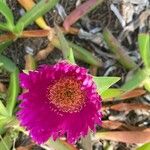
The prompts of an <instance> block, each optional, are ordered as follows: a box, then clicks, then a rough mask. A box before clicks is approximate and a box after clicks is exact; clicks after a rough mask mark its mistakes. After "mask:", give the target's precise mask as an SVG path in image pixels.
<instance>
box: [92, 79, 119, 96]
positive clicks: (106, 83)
mask: <svg viewBox="0 0 150 150" xmlns="http://www.w3.org/2000/svg"><path fill="white" fill-rule="evenodd" d="M93 79H94V82H95V84H96V86H97V89H98V92H99V93H100V94H102V93H103V92H104V91H106V90H108V88H109V87H111V86H112V85H113V84H115V83H116V82H118V81H119V80H120V78H119V77H94V78H93Z"/></svg>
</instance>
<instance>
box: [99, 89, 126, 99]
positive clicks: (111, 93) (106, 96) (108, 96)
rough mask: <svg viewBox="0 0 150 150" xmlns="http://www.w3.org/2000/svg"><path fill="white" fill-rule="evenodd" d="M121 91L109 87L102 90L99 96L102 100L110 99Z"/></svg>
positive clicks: (121, 91)
mask: <svg viewBox="0 0 150 150" xmlns="http://www.w3.org/2000/svg"><path fill="white" fill-rule="evenodd" d="M122 93H123V90H121V89H115V88H110V89H107V90H106V91H104V92H103V93H102V94H101V96H102V99H103V100H110V99H113V98H115V97H119V96H120V95H121V94H122Z"/></svg>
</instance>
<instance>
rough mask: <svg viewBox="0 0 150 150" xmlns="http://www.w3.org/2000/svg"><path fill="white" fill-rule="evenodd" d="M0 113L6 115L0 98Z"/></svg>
mask: <svg viewBox="0 0 150 150" xmlns="http://www.w3.org/2000/svg"><path fill="white" fill-rule="evenodd" d="M0 115H3V116H8V112H7V109H6V107H5V106H4V104H3V103H2V101H1V100H0Z"/></svg>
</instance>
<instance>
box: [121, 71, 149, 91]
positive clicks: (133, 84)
mask: <svg viewBox="0 0 150 150" xmlns="http://www.w3.org/2000/svg"><path fill="white" fill-rule="evenodd" d="M146 77H147V74H146V72H145V70H138V71H136V72H135V73H134V74H133V75H132V77H131V79H130V80H128V81H127V82H126V83H125V84H124V85H123V86H122V87H121V89H122V90H124V91H126V92H127V91H131V90H133V89H135V88H138V87H140V86H143V83H144V81H145V79H146Z"/></svg>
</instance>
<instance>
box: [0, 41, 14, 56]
mask: <svg viewBox="0 0 150 150" xmlns="http://www.w3.org/2000/svg"><path fill="white" fill-rule="evenodd" d="M11 43H12V41H11V40H8V41H5V42H2V43H0V54H1V53H2V52H3V51H4V50H5V48H7V47H8V46H9V45H10V44H11Z"/></svg>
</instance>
